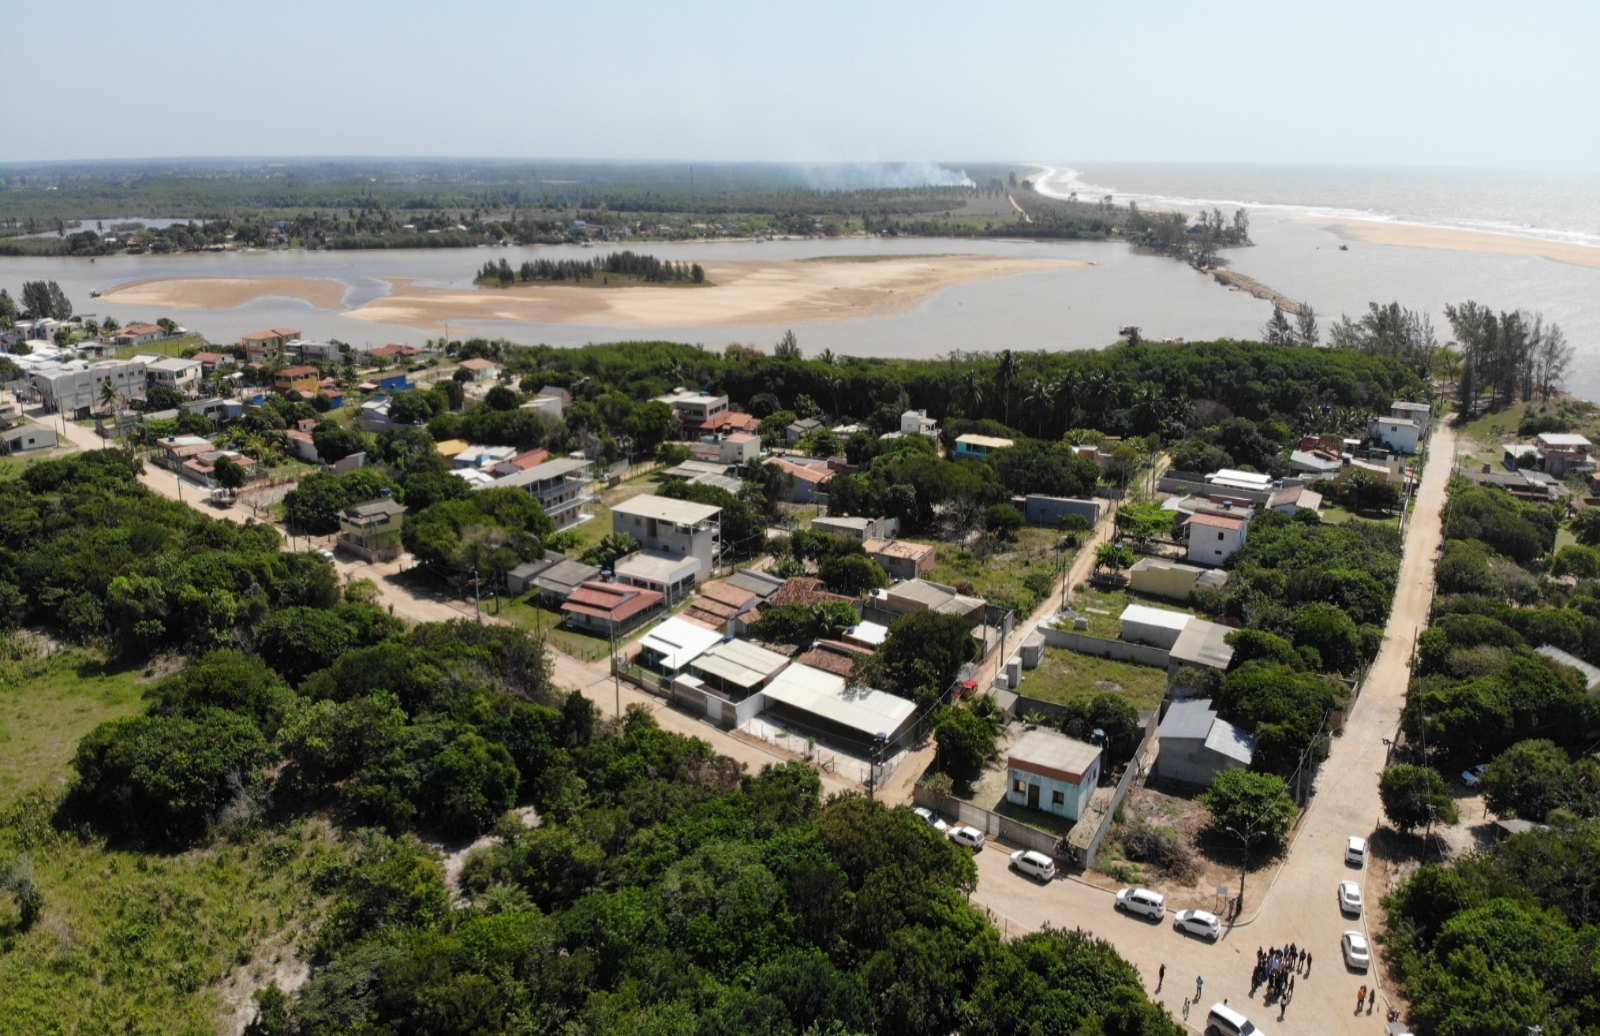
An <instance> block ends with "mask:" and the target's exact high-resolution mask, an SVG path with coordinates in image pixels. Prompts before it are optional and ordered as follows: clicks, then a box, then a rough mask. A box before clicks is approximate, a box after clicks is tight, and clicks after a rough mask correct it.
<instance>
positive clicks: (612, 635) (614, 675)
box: [606, 625, 622, 719]
mask: <svg viewBox="0 0 1600 1036" xmlns="http://www.w3.org/2000/svg"><path fill="white" fill-rule="evenodd" d="M606 633H607V636H608V638H609V639H610V641H611V684H612V689H613V690H614V691H615V692H616V696H617V718H618V719H621V718H622V674H621V673H620V672H618V670H617V628H616V626H614V625H613V626H611V627H609V628H608V629H607V630H606Z"/></svg>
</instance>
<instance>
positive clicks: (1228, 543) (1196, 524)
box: [1183, 511, 1250, 568]
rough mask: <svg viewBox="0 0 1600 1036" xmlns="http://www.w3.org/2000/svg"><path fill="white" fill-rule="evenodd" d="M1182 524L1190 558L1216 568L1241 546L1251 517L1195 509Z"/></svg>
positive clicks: (1242, 546)
mask: <svg viewBox="0 0 1600 1036" xmlns="http://www.w3.org/2000/svg"><path fill="white" fill-rule="evenodd" d="M1183 524H1184V528H1185V529H1186V530H1187V531H1188V534H1189V560H1190V561H1192V562H1194V563H1195V564H1197V565H1211V566H1213V567H1215V568H1221V567H1222V566H1223V565H1224V564H1226V563H1227V560H1228V559H1229V558H1231V557H1233V556H1234V555H1235V554H1237V553H1239V551H1241V550H1243V549H1244V541H1245V537H1247V536H1248V535H1249V534H1250V519H1249V518H1247V517H1246V516H1244V515H1242V514H1218V513H1217V512H1215V511H1196V512H1195V513H1194V514H1192V515H1190V516H1189V517H1188V519H1187V520H1185V521H1184V523H1183Z"/></svg>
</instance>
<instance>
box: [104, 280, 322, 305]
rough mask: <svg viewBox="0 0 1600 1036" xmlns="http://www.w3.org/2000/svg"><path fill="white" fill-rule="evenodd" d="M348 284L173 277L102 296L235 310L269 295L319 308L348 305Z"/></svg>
mask: <svg viewBox="0 0 1600 1036" xmlns="http://www.w3.org/2000/svg"><path fill="white" fill-rule="evenodd" d="M347 290H348V289H347V287H346V286H345V285H344V284H342V283H340V282H339V281H332V280H324V279H319V278H313V277H173V278H151V279H148V280H142V281H133V282H131V283H129V284H124V285H122V286H121V287H119V288H115V289H113V290H111V291H108V292H106V293H105V294H104V295H102V296H100V300H101V301H102V302H106V303H112V302H120V303H122V304H123V305H125V306H163V307H167V308H170V309H232V308H233V307H234V306H242V305H244V304H245V303H246V302H254V301H255V300H256V299H260V298H266V297H268V296H281V297H283V298H291V299H300V300H302V301H304V302H309V303H311V304H312V305H313V306H316V307H317V308H318V309H331V310H340V309H343V308H344V293H345V292H346V291H347Z"/></svg>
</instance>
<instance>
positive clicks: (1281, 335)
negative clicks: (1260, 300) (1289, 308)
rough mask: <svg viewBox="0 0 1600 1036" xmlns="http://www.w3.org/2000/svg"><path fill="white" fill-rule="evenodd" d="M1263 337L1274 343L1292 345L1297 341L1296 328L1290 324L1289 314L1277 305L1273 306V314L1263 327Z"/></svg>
mask: <svg viewBox="0 0 1600 1036" xmlns="http://www.w3.org/2000/svg"><path fill="white" fill-rule="evenodd" d="M1261 337H1262V338H1264V339H1266V340H1267V341H1268V342H1269V343H1271V344H1272V345H1292V344H1293V343H1294V341H1295V336H1294V328H1293V327H1292V326H1290V324H1289V317H1288V314H1286V313H1284V311H1283V308H1282V307H1280V306H1277V305H1274V306H1273V307H1272V316H1271V317H1270V318H1269V319H1268V320H1267V323H1266V325H1265V326H1264V327H1262V328H1261Z"/></svg>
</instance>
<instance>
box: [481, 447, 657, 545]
mask: <svg viewBox="0 0 1600 1036" xmlns="http://www.w3.org/2000/svg"><path fill="white" fill-rule="evenodd" d="M593 483H594V479H593V477H592V476H591V475H590V464H589V462H588V461H586V460H582V459H580V458H577V457H561V458H558V459H556V460H547V461H545V462H544V463H543V464H538V465H535V466H534V467H531V468H525V469H523V470H520V471H515V472H512V473H511V474H509V475H506V476H504V477H503V478H498V479H495V480H494V481H492V482H484V483H482V484H480V485H478V486H476V487H475V488H477V489H501V488H505V487H519V488H522V489H525V490H527V491H528V493H530V494H531V495H532V496H533V498H534V499H535V500H537V501H539V506H540V507H542V508H544V513H545V514H547V515H549V516H550V520H551V521H552V522H555V524H556V528H557V529H567V528H571V527H572V526H574V525H577V524H578V523H579V522H581V521H583V520H585V519H587V518H588V517H589V515H587V514H584V513H583V508H584V505H586V504H589V503H592V502H593V501H594V493H593V492H592V491H591V487H592V485H593ZM635 538H636V539H639V540H641V542H642V540H643V537H635Z"/></svg>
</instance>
